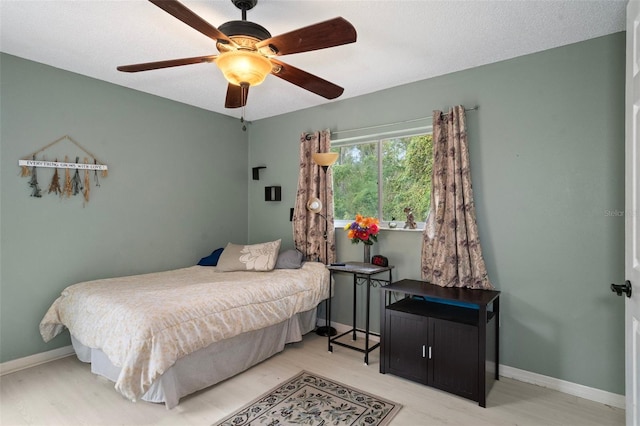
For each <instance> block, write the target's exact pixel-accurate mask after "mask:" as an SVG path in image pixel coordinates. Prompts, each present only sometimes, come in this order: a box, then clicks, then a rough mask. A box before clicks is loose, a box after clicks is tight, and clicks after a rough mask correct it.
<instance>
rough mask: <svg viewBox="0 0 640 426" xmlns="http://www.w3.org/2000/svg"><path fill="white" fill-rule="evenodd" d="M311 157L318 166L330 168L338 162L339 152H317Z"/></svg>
mask: <svg viewBox="0 0 640 426" xmlns="http://www.w3.org/2000/svg"><path fill="white" fill-rule="evenodd" d="M311 156H312V158H313V162H314V163H316V164H317V165H318V166H330V165H332V164H333V163H335V162H336V161H337V160H338V153H337V152H315V153H313V154H312V155H311Z"/></svg>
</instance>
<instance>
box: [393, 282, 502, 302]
mask: <svg viewBox="0 0 640 426" xmlns="http://www.w3.org/2000/svg"><path fill="white" fill-rule="evenodd" d="M381 290H384V291H398V292H402V293H406V294H414V295H419V296H429V297H433V298H436V299H444V300H456V301H460V302H467V303H473V304H475V305H488V304H489V303H491V302H493V301H494V300H495V299H497V298H498V297H499V296H500V292H499V291H497V290H479V289H470V288H459V287H440V286H438V285H434V284H430V283H428V282H426V281H418V280H400V281H396V282H394V283H392V284H389V285H388V286H384V287H381Z"/></svg>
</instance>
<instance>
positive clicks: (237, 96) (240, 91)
mask: <svg viewBox="0 0 640 426" xmlns="http://www.w3.org/2000/svg"><path fill="white" fill-rule="evenodd" d="M248 97H249V86H236V85H235V84H231V83H229V85H228V87H227V99H225V101H224V107H225V108H240V107H243V106H245V105H246V104H247V98H248Z"/></svg>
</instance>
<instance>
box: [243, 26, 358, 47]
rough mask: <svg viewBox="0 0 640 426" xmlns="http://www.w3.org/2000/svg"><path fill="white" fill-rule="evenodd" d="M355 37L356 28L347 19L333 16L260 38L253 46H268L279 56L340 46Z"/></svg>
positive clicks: (353, 39) (354, 39)
mask: <svg viewBox="0 0 640 426" xmlns="http://www.w3.org/2000/svg"><path fill="white" fill-rule="evenodd" d="M356 38H357V34H356V29H355V28H354V27H353V25H351V24H350V23H349V21H347V20H346V19H344V18H334V19H330V20H328V21H324V22H320V23H317V24H314V25H310V26H308V27H303V28H299V29H297V30H294V31H291V32H288V33H285V34H281V35H277V36H275V37H271V38H268V39H266V40H262V41H260V42H258V43H256V46H255V47H256V48H257V49H260V48H262V47H270V48H271V50H272V52H273V53H274V54H276V55H278V56H280V55H289V54H291V53H301V52H309V51H311V50H318V49H325V48H327V47H334V46H341V45H343V44H349V43H353V42H354V41H356Z"/></svg>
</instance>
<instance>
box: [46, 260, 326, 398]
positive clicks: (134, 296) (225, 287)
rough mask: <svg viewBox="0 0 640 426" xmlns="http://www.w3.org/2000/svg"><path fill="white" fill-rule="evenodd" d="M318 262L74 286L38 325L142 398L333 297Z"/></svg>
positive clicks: (212, 269) (197, 268) (186, 271)
mask: <svg viewBox="0 0 640 426" xmlns="http://www.w3.org/2000/svg"><path fill="white" fill-rule="evenodd" d="M328 286H329V272H328V270H327V269H326V268H325V266H324V265H323V264H321V263H317V262H305V263H304V265H303V267H302V268H300V269H276V270H273V271H271V272H218V271H216V268H215V267H206V266H192V267H189V268H184V269H177V270H173V271H166V272H158V273H153V274H145V275H136V276H130V277H121V278H111V279H104V280H97V281H88V282H84V283H80V284H75V285H72V286H70V287H67V288H66V289H64V290H63V292H62V295H61V296H60V297H59V298H58V299H56V300H55V302H54V303H53V305H52V306H51V307H50V308H49V310H48V311H47V313H46V315H45V316H44V318H43V319H42V321H41V323H40V334H41V335H42V338H43V339H44V340H45V341H49V340H51V339H52V338H53V337H55V336H56V335H57V334H59V333H60V332H61V331H62V330H63V329H64V327H67V328H68V329H69V331H70V332H71V334H72V335H73V336H74V337H76V338H77V339H78V340H80V341H81V342H82V343H84V344H85V345H86V346H89V347H92V348H99V349H101V350H102V351H103V352H104V353H105V354H106V355H107V356H108V357H109V360H110V361H111V363H112V364H114V365H115V366H117V367H121V368H122V371H121V373H120V376H119V377H118V380H117V382H116V385H115V387H116V389H117V390H118V392H120V393H121V394H122V395H124V396H125V397H127V398H129V399H131V400H136V399H138V398H140V397H141V396H142V395H143V394H144V393H145V392H146V391H147V389H148V388H149V387H150V386H151V384H152V383H153V381H154V380H155V379H156V378H158V377H159V376H160V375H162V374H163V373H164V372H165V371H166V370H167V369H168V368H169V367H171V366H172V365H173V364H174V363H175V362H176V361H177V360H178V359H179V358H181V357H183V356H185V355H187V354H190V353H192V352H194V351H196V350H198V349H202V348H204V347H207V346H208V345H210V344H211V343H214V342H217V341H220V340H224V339H227V338H230V337H233V336H237V335H239V334H241V333H245V332H248V331H253V330H257V329H260V328H263V327H267V326H270V325H273V324H277V323H280V322H282V321H285V320H286V319H288V318H290V317H291V316H293V315H295V314H297V313H300V312H304V311H308V310H310V309H313V308H314V307H316V306H317V305H318V303H320V302H321V301H322V300H324V299H326V298H327V295H328V293H329V288H328Z"/></svg>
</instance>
